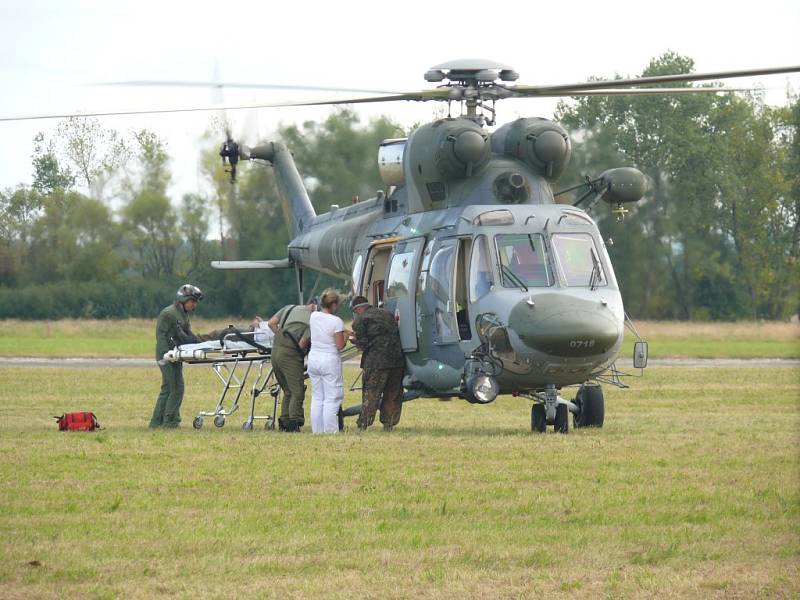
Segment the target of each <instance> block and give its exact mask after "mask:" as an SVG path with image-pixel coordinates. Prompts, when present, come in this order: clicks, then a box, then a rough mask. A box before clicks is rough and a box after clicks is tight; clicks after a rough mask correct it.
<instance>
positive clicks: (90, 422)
mask: <svg viewBox="0 0 800 600" xmlns="http://www.w3.org/2000/svg"><path fill="white" fill-rule="evenodd" d="M53 418H54V419H55V420H56V421H57V422H58V430H59V431H94V430H95V429H100V423H98V422H97V417H95V416H94V413H93V412H71V413H66V414H63V415H61V416H60V417H53Z"/></svg>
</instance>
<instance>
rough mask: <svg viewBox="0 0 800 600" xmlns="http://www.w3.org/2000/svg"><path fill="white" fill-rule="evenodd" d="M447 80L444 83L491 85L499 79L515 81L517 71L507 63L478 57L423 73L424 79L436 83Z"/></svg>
mask: <svg viewBox="0 0 800 600" xmlns="http://www.w3.org/2000/svg"><path fill="white" fill-rule="evenodd" d="M445 79H447V80H448V83H447V84H445V85H449V86H453V85H461V86H465V87H483V86H486V87H488V86H491V85H493V84H494V83H495V82H496V81H497V80H498V79H499V80H500V81H516V80H517V79H519V73H517V72H516V71H515V70H514V69H512V68H511V67H509V66H508V65H504V64H502V63H498V62H495V61H491V60H483V59H479V58H465V59H461V60H454V61H450V62H446V63H442V64H440V65H436V66H435V67H431V68H430V70H428V72H427V73H425V81H430V82H432V83H438V82H440V81H444V80H445Z"/></svg>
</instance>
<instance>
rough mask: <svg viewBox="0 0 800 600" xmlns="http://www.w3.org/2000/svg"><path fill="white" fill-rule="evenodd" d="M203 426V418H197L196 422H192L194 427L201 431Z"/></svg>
mask: <svg viewBox="0 0 800 600" xmlns="http://www.w3.org/2000/svg"><path fill="white" fill-rule="evenodd" d="M202 426H203V417H195V418H194V421H192V427H194V428H195V429H200V428H201V427H202Z"/></svg>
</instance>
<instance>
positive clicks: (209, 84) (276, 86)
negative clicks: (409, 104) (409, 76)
mask: <svg viewBox="0 0 800 600" xmlns="http://www.w3.org/2000/svg"><path fill="white" fill-rule="evenodd" d="M90 85H93V86H102V87H106V86H117V85H118V86H129V87H191V88H198V87H203V88H241V89H264V90H300V91H303V92H347V93H353V94H394V93H395V92H394V91H393V90H363V89H359V88H340V87H325V86H318V85H289V84H282V83H244V82H227V83H226V82H224V81H158V80H150V79H139V80H133V81H101V82H97V83H92V84H90Z"/></svg>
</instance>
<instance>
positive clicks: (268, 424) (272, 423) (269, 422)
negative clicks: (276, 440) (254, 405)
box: [264, 418, 275, 431]
mask: <svg viewBox="0 0 800 600" xmlns="http://www.w3.org/2000/svg"><path fill="white" fill-rule="evenodd" d="M264 429H266V430H267V431H275V421H273V420H272V419H271V418H270V419H267V422H266V423H264Z"/></svg>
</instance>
